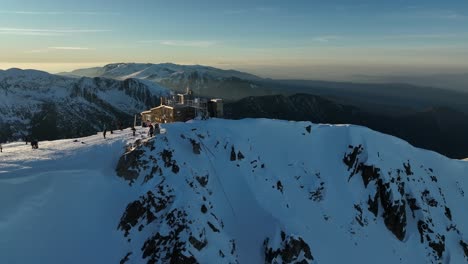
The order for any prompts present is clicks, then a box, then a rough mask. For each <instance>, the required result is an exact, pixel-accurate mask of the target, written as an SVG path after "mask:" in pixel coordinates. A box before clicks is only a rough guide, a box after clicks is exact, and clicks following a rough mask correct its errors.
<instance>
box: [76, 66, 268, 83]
mask: <svg viewBox="0 0 468 264" xmlns="http://www.w3.org/2000/svg"><path fill="white" fill-rule="evenodd" d="M69 74H72V75H77V76H90V77H96V76H101V77H108V78H114V79H120V80H124V79H128V78H137V79H144V80H151V81H161V80H163V79H170V78H177V79H181V78H189V77H190V76H191V75H192V76H193V75H194V74H199V75H200V76H201V77H202V78H203V77H205V76H206V77H209V78H216V79H220V78H230V77H236V78H240V79H245V80H259V79H260V78H259V77H257V76H255V75H252V74H248V73H243V72H239V71H234V70H221V69H217V68H213V67H209V66H201V65H177V64H173V63H161V64H152V63H113V64H108V65H105V66H104V67H96V68H90V69H79V70H75V71H72V72H70V73H69Z"/></svg>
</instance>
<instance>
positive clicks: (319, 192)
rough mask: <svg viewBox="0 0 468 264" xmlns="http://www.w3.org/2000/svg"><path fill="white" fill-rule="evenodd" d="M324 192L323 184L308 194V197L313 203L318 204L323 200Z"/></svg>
mask: <svg viewBox="0 0 468 264" xmlns="http://www.w3.org/2000/svg"><path fill="white" fill-rule="evenodd" d="M324 190H325V187H324V186H323V182H322V183H321V184H320V186H319V187H318V188H317V189H315V190H314V191H312V192H310V197H309V199H311V200H312V201H314V202H320V201H322V200H323V191H324Z"/></svg>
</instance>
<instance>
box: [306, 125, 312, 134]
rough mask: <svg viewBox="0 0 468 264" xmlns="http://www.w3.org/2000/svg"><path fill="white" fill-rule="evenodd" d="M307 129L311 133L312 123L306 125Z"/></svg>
mask: <svg viewBox="0 0 468 264" xmlns="http://www.w3.org/2000/svg"><path fill="white" fill-rule="evenodd" d="M305 129H306V131H307V132H308V133H309V134H310V131H311V130H312V125H308V126H306V128H305Z"/></svg>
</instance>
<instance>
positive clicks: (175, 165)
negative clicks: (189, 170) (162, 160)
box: [172, 161, 180, 174]
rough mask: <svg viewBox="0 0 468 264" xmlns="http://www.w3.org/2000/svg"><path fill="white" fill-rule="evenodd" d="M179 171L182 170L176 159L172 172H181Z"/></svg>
mask: <svg viewBox="0 0 468 264" xmlns="http://www.w3.org/2000/svg"><path fill="white" fill-rule="evenodd" d="M179 171H180V168H179V165H177V163H176V162H175V161H174V163H172V172H173V173H175V174H177V173H179Z"/></svg>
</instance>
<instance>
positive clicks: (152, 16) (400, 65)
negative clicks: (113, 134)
mask: <svg viewBox="0 0 468 264" xmlns="http://www.w3.org/2000/svg"><path fill="white" fill-rule="evenodd" d="M111 62H154V63H159V62H174V63H182V64H204V65H212V66H215V67H221V68H233V69H241V70H246V71H250V72H253V73H257V74H260V75H262V76H266V77H281V78H285V77H290V78H308V77H314V78H317V76H315V75H316V74H318V73H320V74H325V75H326V74H328V75H330V76H332V77H333V75H337V76H338V75H344V74H365V73H369V74H372V73H375V74H380V73H389V72H395V73H396V72H399V71H402V72H405V71H408V70H411V71H415V72H424V71H432V72H451V71H460V72H461V71H466V72H468V1H466V0H443V1H442V0H414V1H410V0H406V1H403V0H391V1H389V0H338V1H333V0H321V1H318V0H289V1H287V0H268V1H258V0H238V1H234V0H231V1H223V0H216V1H215V0H185V1H182V0H101V1H99V0H79V1H78V0H75V1H69V0H41V1H38V0H0V68H8V67H15V66H16V67H33V68H39V69H43V70H48V71H52V72H57V71H62V70H70V69H73V68H80V67H86V66H94V65H102V64H105V63H111ZM314 74H315V75H314Z"/></svg>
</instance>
